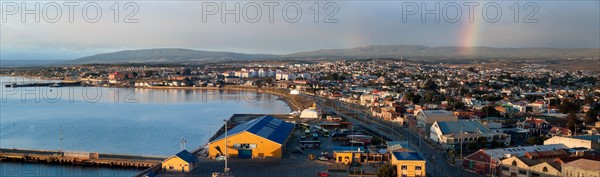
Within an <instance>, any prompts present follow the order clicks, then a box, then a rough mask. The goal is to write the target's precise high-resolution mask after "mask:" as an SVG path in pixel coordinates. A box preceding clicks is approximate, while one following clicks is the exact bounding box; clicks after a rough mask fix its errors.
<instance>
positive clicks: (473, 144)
mask: <svg viewBox="0 0 600 177" xmlns="http://www.w3.org/2000/svg"><path fill="white" fill-rule="evenodd" d="M467 147H468V148H469V150H471V151H475V150H477V149H478V148H477V142H475V141H471V142H469V144H468V145H467Z"/></svg>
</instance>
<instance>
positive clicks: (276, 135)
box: [208, 116, 294, 158]
mask: <svg viewBox="0 0 600 177" xmlns="http://www.w3.org/2000/svg"><path fill="white" fill-rule="evenodd" d="M293 129H294V124H291V123H287V122H284V121H282V120H279V119H277V118H274V117H272V116H263V117H259V118H256V119H253V120H250V121H248V122H244V123H241V124H239V125H237V126H235V127H234V128H232V129H231V130H229V131H228V132H227V133H228V136H227V147H226V146H225V135H224V134H222V135H220V136H218V137H217V138H215V139H213V140H212V141H211V142H210V143H209V144H208V145H209V149H208V153H209V156H210V157H211V158H216V157H218V156H222V155H224V154H225V148H227V154H228V155H229V156H230V157H238V158H281V157H282V155H283V152H284V150H285V148H286V144H287V142H288V139H289V137H290V135H291V133H292V130H293Z"/></svg>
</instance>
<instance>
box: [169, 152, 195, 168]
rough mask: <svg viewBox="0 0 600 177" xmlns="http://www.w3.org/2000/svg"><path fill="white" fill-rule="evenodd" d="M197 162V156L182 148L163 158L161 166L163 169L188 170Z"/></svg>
mask: <svg viewBox="0 0 600 177" xmlns="http://www.w3.org/2000/svg"><path fill="white" fill-rule="evenodd" d="M197 162H198V158H197V157H196V156H195V155H194V154H191V153H190V152H188V151H187V150H183V151H181V152H179V153H177V154H176V155H174V156H171V157H169V158H167V159H166V160H164V161H163V162H162V163H161V166H162V169H163V170H164V171H173V172H190V171H192V170H194V168H196V165H197Z"/></svg>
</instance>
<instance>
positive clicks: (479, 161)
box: [463, 144, 568, 176]
mask: <svg viewBox="0 0 600 177" xmlns="http://www.w3.org/2000/svg"><path fill="white" fill-rule="evenodd" d="M559 149H568V147H567V146H565V145H564V144H551V145H540V146H523V147H510V148H498V149H481V150H479V151H477V152H475V153H473V154H470V155H468V156H466V157H465V158H464V161H463V169H464V170H465V171H468V172H472V173H477V174H483V175H490V174H494V175H496V176H497V175H499V173H500V169H499V168H498V167H499V166H500V160H501V159H504V158H510V157H513V156H517V157H518V156H523V155H525V153H527V152H535V151H553V150H559Z"/></svg>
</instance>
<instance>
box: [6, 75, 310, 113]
mask: <svg viewBox="0 0 600 177" xmlns="http://www.w3.org/2000/svg"><path fill="white" fill-rule="evenodd" d="M0 77H10V78H23V79H31V80H43V81H65V80H56V79H44V78H40V77H34V76H9V75H0ZM77 81H81V80H77ZM95 87H107V86H95ZM124 88H134V89H156V90H227V91H254V92H257V93H268V94H271V95H274V96H277V97H278V98H277V100H281V101H283V102H284V103H285V104H286V105H287V106H288V107H289V108H290V112H294V111H302V110H303V109H305V108H306V107H307V105H304V104H303V103H301V102H303V101H300V100H299V99H298V98H293V97H295V96H293V95H290V93H289V91H288V90H285V89H279V88H273V87H266V88H265V87H263V88H258V87H254V86H239V85H225V86H223V87H174V86H144V87H124Z"/></svg>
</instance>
